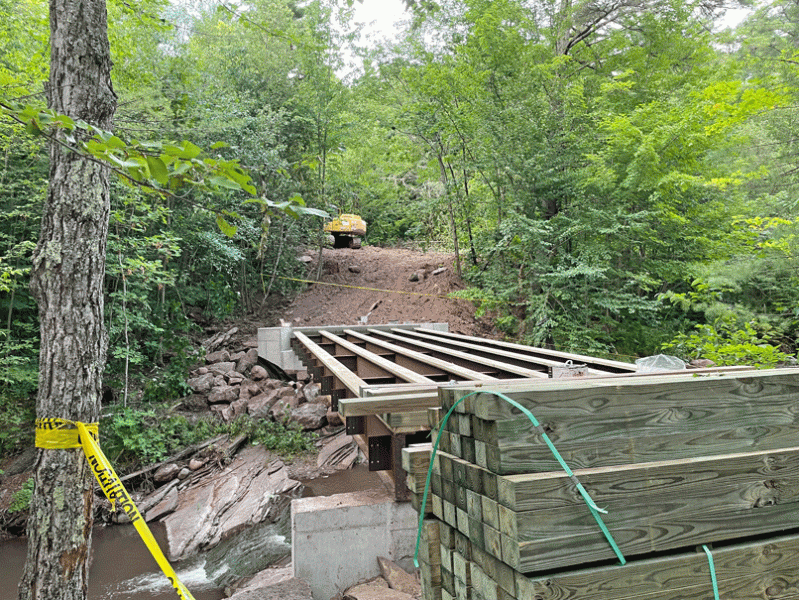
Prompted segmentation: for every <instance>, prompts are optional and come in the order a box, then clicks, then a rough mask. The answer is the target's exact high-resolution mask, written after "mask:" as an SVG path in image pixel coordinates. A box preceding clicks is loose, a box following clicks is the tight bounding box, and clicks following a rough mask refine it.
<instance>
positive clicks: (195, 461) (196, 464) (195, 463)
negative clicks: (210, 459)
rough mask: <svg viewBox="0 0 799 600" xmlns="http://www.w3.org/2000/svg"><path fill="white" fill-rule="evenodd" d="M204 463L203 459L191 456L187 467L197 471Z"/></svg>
mask: <svg viewBox="0 0 799 600" xmlns="http://www.w3.org/2000/svg"><path fill="white" fill-rule="evenodd" d="M204 465H205V461H204V460H200V459H199V458H192V459H191V460H190V461H189V469H191V470H192V471H199V470H200V469H202V468H203V466H204Z"/></svg>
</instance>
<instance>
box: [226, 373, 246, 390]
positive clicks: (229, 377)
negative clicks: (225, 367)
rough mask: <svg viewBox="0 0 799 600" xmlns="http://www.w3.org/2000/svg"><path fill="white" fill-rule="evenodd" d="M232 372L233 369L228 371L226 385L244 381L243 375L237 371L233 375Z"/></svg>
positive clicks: (239, 383) (238, 383)
mask: <svg viewBox="0 0 799 600" xmlns="http://www.w3.org/2000/svg"><path fill="white" fill-rule="evenodd" d="M233 373H235V371H230V373H228V374H227V382H228V385H236V386H238V385H241V383H242V382H243V381H244V376H243V375H241V374H239V373H236V374H235V375H233Z"/></svg>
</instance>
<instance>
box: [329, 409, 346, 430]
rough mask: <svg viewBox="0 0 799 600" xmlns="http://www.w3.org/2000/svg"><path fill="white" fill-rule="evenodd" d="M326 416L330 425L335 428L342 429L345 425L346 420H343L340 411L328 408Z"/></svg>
mask: <svg viewBox="0 0 799 600" xmlns="http://www.w3.org/2000/svg"><path fill="white" fill-rule="evenodd" d="M326 416H327V424H328V425H331V426H333V427H341V426H342V425H344V419H342V418H341V415H340V414H339V413H338V411H336V410H333V409H332V408H328V409H327V415H326Z"/></svg>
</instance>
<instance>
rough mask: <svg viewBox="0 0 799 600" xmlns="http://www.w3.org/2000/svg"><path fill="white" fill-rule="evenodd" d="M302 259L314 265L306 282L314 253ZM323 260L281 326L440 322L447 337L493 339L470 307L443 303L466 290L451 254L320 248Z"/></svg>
mask: <svg viewBox="0 0 799 600" xmlns="http://www.w3.org/2000/svg"><path fill="white" fill-rule="evenodd" d="M306 256H308V257H311V258H312V259H313V262H310V263H308V276H307V278H308V279H315V276H316V272H317V263H316V259H317V256H318V252H316V251H308V252H307V253H306ZM322 260H323V267H322V275H321V278H320V283H317V284H312V285H309V286H308V289H306V290H305V291H304V292H303V293H302V294H300V295H299V296H298V297H297V298H296V299H295V300H294V302H292V303H291V305H290V306H289V307H288V308H287V309H286V311H285V313H284V316H283V319H284V320H285V321H288V322H291V323H292V324H293V325H295V326H318V325H357V324H361V323H363V322H365V323H366V324H370V325H374V324H385V323H392V322H399V323H404V322H415V323H422V322H445V323H449V329H450V331H452V332H456V333H463V334H467V335H479V336H483V337H495V336H496V332H495V331H494V330H493V328H492V327H491V325H490V323H489V321H488V320H487V319H485V320H480V319H475V318H474V307H473V305H472V304H471V303H470V302H466V301H464V300H454V299H450V298H447V297H446V295H447V294H448V293H450V292H453V291H456V290H461V289H464V288H465V287H466V284H465V283H464V282H463V281H462V280H461V279H460V278H459V277H458V276H457V272H456V269H455V266H454V254H451V253H438V252H428V253H422V252H418V251H413V250H405V249H400V248H377V247H374V246H365V247H363V248H361V249H359V250H352V249H339V250H334V249H330V248H325V249H324V250H323V252H322ZM434 273H435V274H434ZM412 278H413V279H415V281H412V280H411V279H412ZM364 320H365V321H364Z"/></svg>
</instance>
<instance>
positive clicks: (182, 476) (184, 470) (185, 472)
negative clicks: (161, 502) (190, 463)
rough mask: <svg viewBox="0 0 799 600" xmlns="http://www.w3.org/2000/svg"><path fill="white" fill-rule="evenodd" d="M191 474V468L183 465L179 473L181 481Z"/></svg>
mask: <svg viewBox="0 0 799 600" xmlns="http://www.w3.org/2000/svg"><path fill="white" fill-rule="evenodd" d="M189 475H191V471H190V470H189V468H188V467H183V468H182V469H181V470H180V473H178V479H180V480H181V481H183V480H184V479H186V477H188V476H189Z"/></svg>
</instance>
